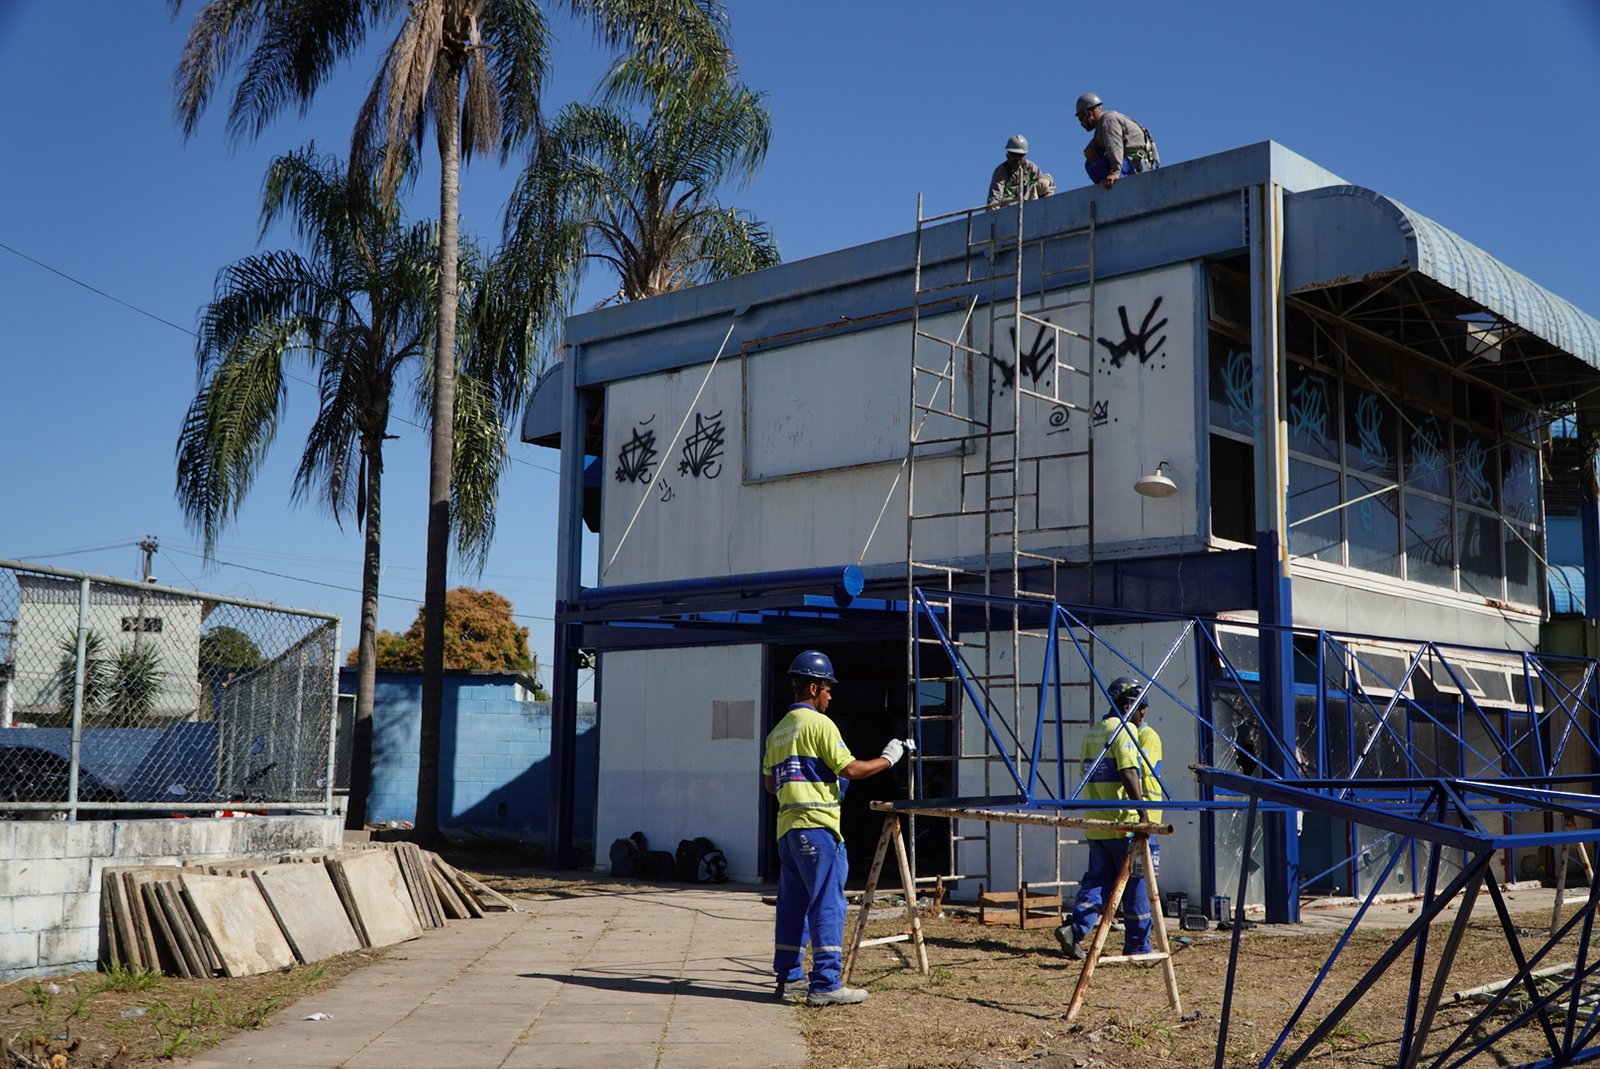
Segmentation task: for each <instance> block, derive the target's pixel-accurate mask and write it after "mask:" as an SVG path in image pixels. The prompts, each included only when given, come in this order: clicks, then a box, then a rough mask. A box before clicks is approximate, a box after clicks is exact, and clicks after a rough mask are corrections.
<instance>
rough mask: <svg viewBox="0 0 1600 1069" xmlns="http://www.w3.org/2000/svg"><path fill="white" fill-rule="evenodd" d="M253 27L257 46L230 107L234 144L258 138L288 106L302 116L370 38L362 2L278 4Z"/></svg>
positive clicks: (328, 0) (314, 0)
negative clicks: (342, 63) (340, 65)
mask: <svg viewBox="0 0 1600 1069" xmlns="http://www.w3.org/2000/svg"><path fill="white" fill-rule="evenodd" d="M260 6H262V7H263V8H264V12H263V13H264V15H265V19H264V21H263V22H261V23H259V24H257V26H256V27H253V28H254V29H255V30H256V33H255V47H254V48H253V49H252V51H251V53H250V57H249V59H248V61H247V62H246V63H245V67H244V71H243V72H242V73H241V75H240V78H239V84H238V86H237V87H235V89H234V95H233V102H232V103H231V104H230V105H229V108H228V132H229V134H230V135H231V136H232V137H233V138H234V139H235V140H243V139H244V138H246V137H256V136H259V135H260V133H261V131H262V130H264V129H266V127H267V124H268V123H270V122H271V121H272V120H273V119H274V118H276V117H277V115H278V113H279V112H280V111H282V110H283V108H284V107H285V106H286V105H288V104H289V103H291V102H293V103H296V104H298V105H299V110H300V113H301V114H302V115H304V114H305V113H306V111H307V110H308V109H309V107H310V105H311V100H312V98H313V97H315V96H316V93H317V90H318V89H319V88H321V86H322V82H323V80H324V79H325V78H327V76H328V75H329V74H330V73H332V71H333V68H334V67H335V66H336V65H337V64H338V62H339V61H340V60H342V59H344V58H345V57H346V56H348V55H350V54H351V53H353V52H354V51H356V49H358V48H359V47H360V46H361V44H362V42H363V41H364V39H365V37H366V32H367V17H368V8H369V5H368V4H367V3H365V2H363V0H278V2H276V3H273V4H271V5H260Z"/></svg>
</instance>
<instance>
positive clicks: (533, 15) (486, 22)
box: [479, 0, 550, 157]
mask: <svg viewBox="0 0 1600 1069" xmlns="http://www.w3.org/2000/svg"><path fill="white" fill-rule="evenodd" d="M479 22H480V24H481V25H482V27H483V35H484V38H485V39H486V40H487V42H488V53H489V58H488V62H489V66H490V68H491V69H492V71H493V78H494V84H495V85H496V86H498V87H499V95H500V111H501V128H500V151H501V155H502V157H508V156H509V155H510V154H511V152H512V151H513V150H514V149H516V148H517V146H519V145H523V144H526V143H527V142H528V141H530V140H532V139H535V138H537V137H539V136H540V135H541V134H542V133H543V130H544V120H543V118H542V114H541V107H540V97H541V96H542V95H543V93H544V83H545V78H546V77H547V76H548V73H549V66H550V31H549V28H548V26H547V25H546V23H545V18H544V11H543V9H542V8H541V6H540V5H539V4H538V3H537V2H535V0H485V3H484V5H483V11H482V13H481V14H480V15H479Z"/></svg>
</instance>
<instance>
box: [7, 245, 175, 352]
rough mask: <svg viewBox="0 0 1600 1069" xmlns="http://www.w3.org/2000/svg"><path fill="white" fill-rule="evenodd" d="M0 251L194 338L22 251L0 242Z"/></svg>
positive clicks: (154, 316) (173, 325)
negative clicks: (20, 258) (18, 257)
mask: <svg viewBox="0 0 1600 1069" xmlns="http://www.w3.org/2000/svg"><path fill="white" fill-rule="evenodd" d="M0 249H4V250H6V251H7V252H9V253H11V254H12V255H13V256H20V257H22V258H23V259H24V260H26V261H28V262H29V263H30V264H33V265H34V266H35V267H42V268H44V269H45V270H46V271H48V272H50V273H51V274H52V275H60V276H61V277H62V278H64V279H66V280H67V281H68V282H70V283H72V284H73V285H74V286H82V287H83V288H84V289H86V290H88V291H89V292H90V293H93V294H95V295H96V296H99V297H104V298H105V299H106V300H108V301H114V302H115V303H117V304H120V305H122V307H124V308H126V309H128V310H129V311H131V312H138V313H139V314H140V315H142V316H145V317H147V318H150V319H154V320H155V321H156V322H157V323H161V324H163V325H164V326H169V327H171V328H172V329H173V330H181V331H183V332H184V333H185V334H188V335H190V336H191V337H193V336H194V331H192V330H190V329H189V328H188V327H180V326H179V325H178V324H176V323H174V322H173V321H172V320H170V319H163V318H161V317H160V316H158V315H156V314H155V313H154V312H147V311H145V310H144V309H143V308H140V307H139V306H138V305H136V304H129V303H128V302H127V301H125V300H123V299H122V298H121V297H113V296H112V295H111V294H109V293H107V292H106V291H105V290H101V289H95V288H94V287H93V286H91V285H89V283H87V282H85V281H84V280H83V279H81V278H74V277H73V276H72V275H69V274H67V273H66V272H65V271H63V270H61V269H60V268H56V267H51V266H50V265H49V264H47V263H45V262H44V261H43V260H35V259H34V258H33V257H32V256H29V255H28V254H27V253H25V252H23V251H22V250H20V249H14V248H12V247H11V246H10V245H7V244H6V243H5V242H3V241H0Z"/></svg>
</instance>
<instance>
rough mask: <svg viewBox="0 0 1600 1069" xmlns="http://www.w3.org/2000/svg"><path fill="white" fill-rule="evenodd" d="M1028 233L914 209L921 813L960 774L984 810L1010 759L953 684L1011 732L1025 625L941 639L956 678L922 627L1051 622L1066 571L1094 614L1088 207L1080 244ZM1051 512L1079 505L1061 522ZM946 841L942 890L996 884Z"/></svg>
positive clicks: (1029, 692)
mask: <svg viewBox="0 0 1600 1069" xmlns="http://www.w3.org/2000/svg"><path fill="white" fill-rule="evenodd" d="M1027 222H1028V216H1027V202H1024V201H1018V202H1017V203H1016V204H1015V205H1011V206H1007V207H1004V208H1001V209H997V210H994V211H990V210H988V209H986V208H967V209H963V210H960V211H956V212H950V213H947V214H943V215H925V214H923V204H922V199H921V197H920V196H919V197H918V201H917V226H916V255H915V261H914V267H913V270H914V275H913V280H914V281H913V287H914V300H913V303H912V307H911V322H912V332H911V333H912V359H911V392H910V405H911V412H910V419H909V438H910V441H909V445H908V451H907V456H908V465H907V493H906V501H907V507H906V555H905V560H906V588H907V604H908V611H907V622H906V629H907V644H906V648H907V659H908V663H907V677H908V678H909V679H910V680H911V687H912V696H911V706H912V708H913V709H914V710H915V718H916V724H917V730H918V733H919V737H921V738H923V739H924V740H927V739H931V738H934V737H937V738H938V740H939V742H941V743H943V745H938V746H934V747H926V746H925V747H924V749H923V751H922V753H923V756H922V758H921V760H920V761H919V763H918V778H917V795H918V796H919V797H920V796H922V795H923V792H924V790H925V789H927V788H928V787H929V786H930V785H931V786H932V787H933V788H934V790H935V793H951V792H953V791H954V790H955V789H956V787H957V784H958V783H960V782H961V781H962V775H963V770H964V769H965V770H969V772H968V774H969V775H970V770H971V769H973V768H975V767H976V768H981V779H982V782H983V785H984V791H983V793H985V794H988V793H992V791H991V790H990V788H991V787H992V786H993V785H994V784H995V783H997V782H998V780H997V776H999V775H1000V771H999V770H1001V769H1002V768H1005V767H1010V766H1013V765H1014V764H1015V763H1016V762H1017V761H1018V760H1019V759H1020V757H1021V754H1020V753H1018V752H1016V751H1015V749H1014V748H1013V749H1011V750H1010V751H1009V752H1008V749H1007V747H1006V746H1005V745H1003V744H997V741H996V737H995V736H994V735H993V734H992V733H983V734H980V735H974V734H973V733H970V732H969V731H968V730H967V729H966V727H965V724H966V722H967V717H966V716H965V715H964V709H963V705H962V698H963V696H966V695H971V694H973V693H974V691H973V690H972V688H970V687H963V686H958V685H957V683H958V681H959V680H961V679H963V678H967V679H971V678H976V680H977V681H978V682H979V684H980V685H979V688H978V690H979V691H981V693H982V694H983V695H984V702H985V704H984V706H983V707H981V708H980V709H979V710H978V712H979V715H980V716H981V717H982V718H983V719H984V720H985V721H987V720H989V719H991V718H999V719H1001V720H1003V721H1006V722H1008V723H1010V724H1011V725H1012V726H1013V728H1014V729H1020V726H1021V724H1022V722H1023V720H1024V718H1025V717H1026V715H1027V714H1026V712H1025V709H1026V706H1027V705H1028V703H1029V700H1030V697H1032V696H1035V691H1034V688H1033V685H1032V684H1031V683H1030V682H1028V681H1026V680H1024V679H1023V678H1022V676H1021V675H1020V674H1019V671H1018V665H1019V664H1020V661H1021V657H1022V651H1023V646H1024V643H1025V641H1026V640H1027V639H1028V638H1029V628H1030V626H1032V625H1031V623H1030V621H1029V620H1028V618H1027V614H1025V613H1020V612H1014V611H1010V610H1009V609H1007V610H1005V611H1000V612H996V611H991V610H992V608H993V606H994V604H995V603H994V602H985V603H984V608H983V609H982V610H981V611H980V612H979V613H978V614H977V616H976V617H975V618H974V617H972V616H971V615H970V614H969V615H968V617H967V618H966V619H965V620H964V622H963V626H962V628H961V629H960V631H959V632H955V631H952V634H951V636H950V638H951V640H952V641H953V643H954V646H953V647H952V648H953V649H957V650H960V651H961V653H960V656H961V658H962V659H964V660H965V662H966V664H965V667H964V668H961V669H957V668H956V666H955V663H954V658H952V656H951V655H950V653H949V652H947V651H946V650H945V648H944V647H943V645H942V644H941V643H940V642H939V641H938V640H935V639H933V638H930V637H929V636H927V635H926V634H924V633H923V629H922V628H921V627H920V626H919V624H918V620H917V617H918V614H919V611H925V612H931V613H933V614H935V615H942V616H943V617H944V618H945V619H947V620H949V619H953V615H954V613H955V611H956V607H957V605H956V602H957V599H958V597H959V595H960V594H961V593H962V592H977V593H980V594H984V595H1001V596H1012V597H1017V598H1023V599H1029V600H1034V601H1037V602H1038V603H1039V604H1040V605H1041V606H1044V605H1048V604H1050V603H1052V602H1053V600H1054V598H1055V597H1056V592H1057V590H1058V579H1059V575H1060V573H1061V571H1062V570H1063V569H1087V570H1088V571H1087V579H1086V582H1087V584H1088V586H1087V589H1088V590H1089V591H1090V597H1091V600H1092V591H1093V586H1092V583H1093V564H1094V554H1095V537H1094V447H1093V423H1094V412H1095V403H1094V378H1095V375H1094V364H1093V339H1094V287H1095V214H1094V208H1093V205H1091V206H1090V213H1089V220H1088V224H1087V225H1086V226H1083V227H1079V228H1076V229H1069V230H1054V231H1047V228H1042V227H1035V228H1034V229H1035V232H1036V233H1032V234H1031V233H1030V231H1029V229H1028V227H1027ZM1069 323H1072V324H1075V325H1069ZM1062 501H1074V502H1078V503H1080V504H1079V505H1077V506H1076V507H1075V508H1068V509H1066V510H1063V508H1062V507H1061V505H1060V502H1062ZM1024 573H1030V579H1029V581H1027V582H1024V580H1023V575H1024ZM1031 576H1044V577H1047V578H1045V579H1043V580H1040V579H1035V578H1032V577H1031ZM919 603H920V606H921V608H920V610H919ZM1036 637H1037V636H1036ZM1069 685H1071V684H1069ZM1079 685H1082V684H1079ZM1075 707H1077V708H1080V709H1087V708H1088V707H1089V706H1088V705H1087V704H1081V705H1076V706H1075ZM1019 734H1020V732H1019V731H1018V730H1013V732H1012V735H1013V737H1014V738H1015V737H1017V736H1019ZM930 751H931V752H930ZM940 788H943V790H942V792H941V790H940ZM969 793H970V792H969ZM949 828H950V839H949V864H950V865H951V866H952V867H959V868H962V869H964V870H970V871H963V872H962V873H961V874H960V875H959V876H956V877H953V878H961V879H981V880H995V879H1001V877H999V876H998V874H993V875H992V874H991V870H992V868H993V851H992V849H991V840H990V834H991V828H990V825H989V824H987V823H979V822H966V823H965V824H964V823H963V822H962V821H959V820H952V821H951V822H950V825H949ZM1012 831H1013V833H1014V834H1015V854H1016V866H1015V868H1016V871H1015V873H1014V874H1012V875H1013V876H1014V880H1013V883H1012V885H1013V886H1017V887H1020V886H1021V882H1022V871H1023V855H1022V839H1021V833H1020V829H1019V828H1018V827H1017V826H1015V825H1013V826H1012ZM913 841H915V836H913ZM1066 841H1068V842H1070V841H1073V840H1066ZM965 842H973V843H976V844H981V850H982V861H981V864H979V865H972V864H970V863H964V862H970V853H971V852H970V851H962V850H960V846H961V844H962V843H965ZM1061 844H1062V840H1061V839H1059V838H1057V840H1056V843H1055V849H1054V855H1055V856H1054V864H1053V868H1054V870H1055V874H1056V875H1055V880H1054V881H1053V882H1051V881H1046V882H1043V883H1037V882H1036V883H1035V886H1056V887H1060V886H1062V883H1063V881H1062V880H1061V878H1060V847H1061ZM963 853H966V854H968V857H967V858H963V857H962V856H961V855H962V854H963Z"/></svg>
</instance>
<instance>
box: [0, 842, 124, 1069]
mask: <svg viewBox="0 0 1600 1069" xmlns="http://www.w3.org/2000/svg"><path fill="white" fill-rule="evenodd" d="M115 882H116V881H115V880H112V879H109V878H108V877H107V876H106V875H105V873H104V872H102V873H101V874H100V960H101V961H102V962H104V963H105V964H107V965H109V966H111V967H113V968H115V967H116V966H118V965H121V964H122V948H121V947H120V946H119V945H118V944H117V917H116V914H115V913H114V912H113V911H112V908H111V888H112V885H113V884H114V883H115ZM0 1064H4V1063H0Z"/></svg>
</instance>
